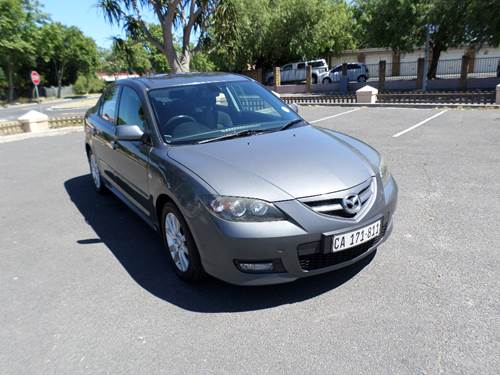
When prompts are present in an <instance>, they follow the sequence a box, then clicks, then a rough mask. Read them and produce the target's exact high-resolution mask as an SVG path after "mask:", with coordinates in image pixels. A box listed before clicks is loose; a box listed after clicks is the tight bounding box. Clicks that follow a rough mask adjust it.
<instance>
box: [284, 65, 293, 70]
mask: <svg viewBox="0 0 500 375" xmlns="http://www.w3.org/2000/svg"><path fill="white" fill-rule="evenodd" d="M282 70H292V64H288V65H285V66H284V67H283V69H282Z"/></svg>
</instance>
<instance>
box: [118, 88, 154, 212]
mask: <svg viewBox="0 0 500 375" xmlns="http://www.w3.org/2000/svg"><path fill="white" fill-rule="evenodd" d="M144 108H145V106H144V105H143V102H142V100H141V97H140V96H139V95H138V94H137V92H136V91H135V90H134V89H133V88H131V87H128V86H123V87H122V90H121V93H120V100H119V105H118V116H117V119H116V127H119V126H124V125H137V126H139V127H140V128H141V129H142V131H143V132H144V133H145V134H150V128H149V125H148V120H147V116H146V112H145V109H144ZM151 148H152V145H151V142H150V141H149V140H148V137H147V136H145V137H144V140H141V141H119V140H117V141H116V142H115V148H114V154H113V158H112V162H111V164H112V167H113V170H114V171H115V182H116V184H117V185H118V188H119V190H120V191H121V192H122V193H123V194H124V195H125V196H126V197H127V198H128V199H129V200H130V201H131V202H132V203H134V204H135V205H136V206H137V208H139V209H140V210H141V211H143V212H144V214H146V215H148V216H149V214H150V210H149V208H150V207H149V183H148V162H149V153H150V151H151Z"/></svg>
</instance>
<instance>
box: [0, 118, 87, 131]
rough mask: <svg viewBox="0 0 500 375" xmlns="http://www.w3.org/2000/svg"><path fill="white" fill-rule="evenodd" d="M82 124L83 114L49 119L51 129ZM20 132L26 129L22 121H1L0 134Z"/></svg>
mask: <svg viewBox="0 0 500 375" xmlns="http://www.w3.org/2000/svg"><path fill="white" fill-rule="evenodd" d="M82 125H83V116H72V117H56V118H51V119H49V128H50V129H56V128H64V127H67V126H82ZM19 133H24V129H23V126H22V124H21V122H20V121H8V122H0V135H11V134H19Z"/></svg>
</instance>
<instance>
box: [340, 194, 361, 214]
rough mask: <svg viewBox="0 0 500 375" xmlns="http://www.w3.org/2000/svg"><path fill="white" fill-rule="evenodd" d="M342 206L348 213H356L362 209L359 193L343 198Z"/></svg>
mask: <svg viewBox="0 0 500 375" xmlns="http://www.w3.org/2000/svg"><path fill="white" fill-rule="evenodd" d="M342 207H344V211H345V212H347V213H348V214H351V215H354V214H357V213H358V212H359V211H360V210H361V201H360V199H359V195H357V194H351V195H348V196H346V197H345V198H343V199H342Z"/></svg>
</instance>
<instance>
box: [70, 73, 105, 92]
mask: <svg viewBox="0 0 500 375" xmlns="http://www.w3.org/2000/svg"><path fill="white" fill-rule="evenodd" d="M104 86H105V83H104V81H102V80H101V79H99V78H97V76H96V75H94V74H85V75H84V74H79V75H78V78H77V80H76V82H75V84H74V85H73V90H74V91H75V93H76V94H80V95H82V94H88V93H95V92H102V90H103V88H104Z"/></svg>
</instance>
